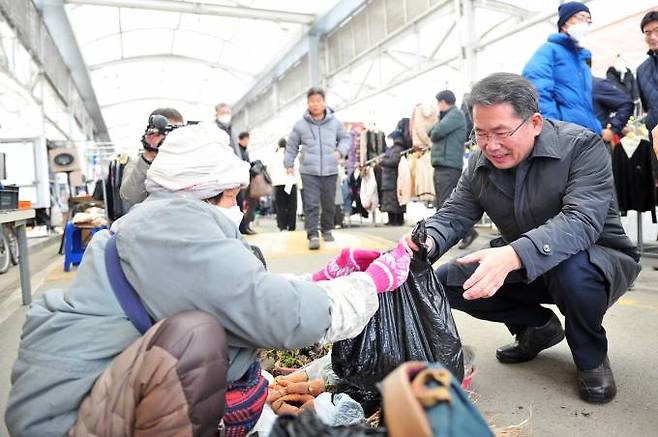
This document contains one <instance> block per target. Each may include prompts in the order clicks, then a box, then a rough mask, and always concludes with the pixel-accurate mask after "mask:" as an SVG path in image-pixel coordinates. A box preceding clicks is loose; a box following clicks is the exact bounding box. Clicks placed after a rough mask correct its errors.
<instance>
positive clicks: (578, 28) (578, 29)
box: [567, 23, 589, 42]
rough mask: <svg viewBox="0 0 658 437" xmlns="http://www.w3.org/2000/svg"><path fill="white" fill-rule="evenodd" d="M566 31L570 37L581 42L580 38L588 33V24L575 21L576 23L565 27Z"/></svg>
mask: <svg viewBox="0 0 658 437" xmlns="http://www.w3.org/2000/svg"><path fill="white" fill-rule="evenodd" d="M567 33H568V34H569V36H570V37H571V38H573V39H575V40H576V41H578V42H582V40H583V39H584V38H585V37H586V36H587V34H588V33H589V24H588V23H576V24H574V25H572V26H570V27H569V28H568V29H567Z"/></svg>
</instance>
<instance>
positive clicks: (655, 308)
mask: <svg viewBox="0 0 658 437" xmlns="http://www.w3.org/2000/svg"><path fill="white" fill-rule="evenodd" d="M617 303H618V304H619V305H623V306H628V307H633V308H641V309H644V310H651V311H655V312H657V313H658V306H656V305H648V304H645V303H638V302H637V301H636V300H635V299H629V298H627V297H622V298H620V299H619V300H618V301H617Z"/></svg>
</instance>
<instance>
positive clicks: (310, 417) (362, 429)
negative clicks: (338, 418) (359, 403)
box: [270, 411, 388, 437]
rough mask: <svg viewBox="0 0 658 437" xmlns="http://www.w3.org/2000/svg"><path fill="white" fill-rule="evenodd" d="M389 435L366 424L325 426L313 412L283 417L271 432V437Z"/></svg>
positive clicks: (382, 436) (361, 436)
mask: <svg viewBox="0 0 658 437" xmlns="http://www.w3.org/2000/svg"><path fill="white" fill-rule="evenodd" d="M387 434H388V433H387V432H386V429H385V428H371V427H369V426H368V425H366V424H365V423H364V424H362V425H350V426H335V427H332V426H329V425H325V424H324V423H323V422H322V421H321V420H320V418H319V417H318V416H316V415H315V414H314V413H313V412H311V411H305V412H303V413H302V414H300V415H299V416H281V417H279V418H277V419H276V422H274V426H273V427H272V430H271V431H270V437H325V436H326V437H366V436H377V437H385V436H386V435H387Z"/></svg>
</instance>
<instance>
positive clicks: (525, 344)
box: [496, 314, 564, 364]
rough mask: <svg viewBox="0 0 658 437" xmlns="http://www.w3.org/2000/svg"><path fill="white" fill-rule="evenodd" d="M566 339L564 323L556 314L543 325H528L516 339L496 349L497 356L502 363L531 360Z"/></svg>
mask: <svg viewBox="0 0 658 437" xmlns="http://www.w3.org/2000/svg"><path fill="white" fill-rule="evenodd" d="M562 339H564V330H563V329H562V324H560V320H559V319H558V318H557V316H556V315H555V314H553V315H552V316H551V318H550V319H549V321H548V322H546V324H545V325H543V326H528V327H527V328H525V330H523V332H521V333H519V334H517V335H516V341H515V342H514V343H511V344H508V345H506V346H503V347H500V348H498V349H496V358H498V361H500V362H501V363H506V364H511V363H523V362H524V361H530V360H532V359H533V358H535V357H536V356H537V354H538V353H539V352H541V351H543V350H544V349H548V348H549V347H551V346H555V345H556V344H558V343H559V342H561V341H562Z"/></svg>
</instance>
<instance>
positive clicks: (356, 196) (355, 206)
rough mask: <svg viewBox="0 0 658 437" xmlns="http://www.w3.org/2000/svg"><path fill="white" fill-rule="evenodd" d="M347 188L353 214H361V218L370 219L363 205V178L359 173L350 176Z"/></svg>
mask: <svg viewBox="0 0 658 437" xmlns="http://www.w3.org/2000/svg"><path fill="white" fill-rule="evenodd" d="M347 187H348V191H349V196H350V209H351V210H352V214H360V215H361V217H363V218H368V215H369V214H368V211H367V210H366V209H365V208H364V207H363V205H362V204H361V176H360V174H359V172H358V171H355V172H354V173H352V174H351V175H350V176H349V179H348V185H347Z"/></svg>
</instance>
